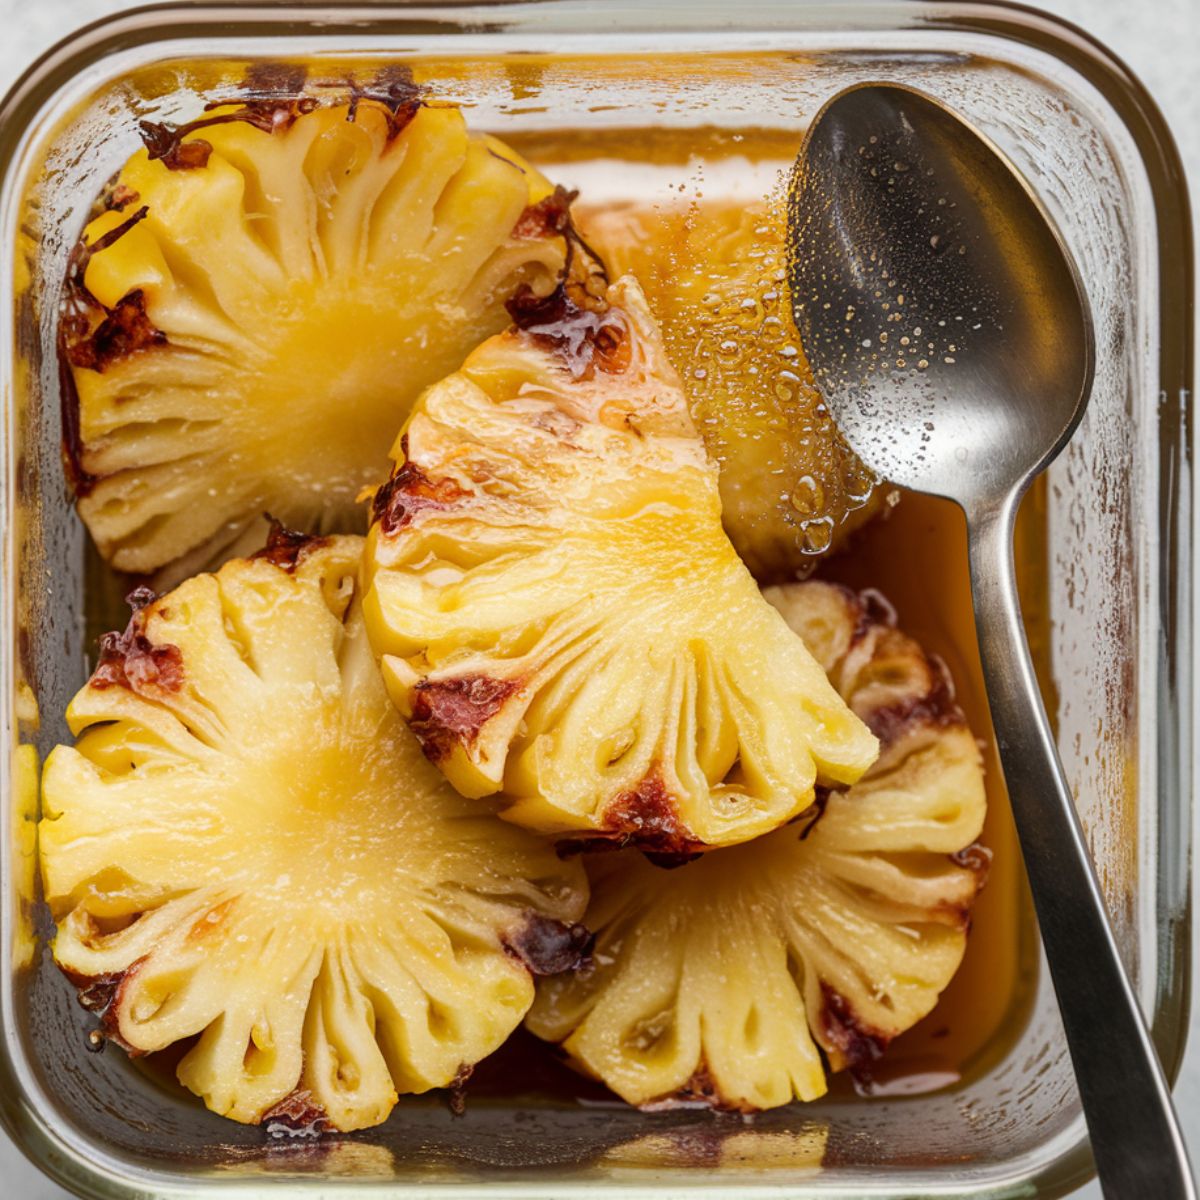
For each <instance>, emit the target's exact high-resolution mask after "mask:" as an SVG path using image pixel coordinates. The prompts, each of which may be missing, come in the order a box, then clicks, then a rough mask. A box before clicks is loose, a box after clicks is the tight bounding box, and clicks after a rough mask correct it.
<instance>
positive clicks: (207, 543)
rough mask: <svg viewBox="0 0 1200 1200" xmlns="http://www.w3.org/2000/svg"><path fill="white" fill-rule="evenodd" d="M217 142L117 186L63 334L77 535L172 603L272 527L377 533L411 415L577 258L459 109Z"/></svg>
mask: <svg viewBox="0 0 1200 1200" xmlns="http://www.w3.org/2000/svg"><path fill="white" fill-rule="evenodd" d="M205 120H206V121H209V122H217V123H211V124H204V125H203V126H202V127H201V128H198V129H194V130H192V131H191V132H189V133H187V134H186V136H182V137H181V138H180V139H179V140H178V143H177V144H176V145H174V146H173V148H172V149H171V150H170V151H165V150H164V148H163V146H161V145H156V143H155V140H154V139H153V138H151V139H150V141H149V145H148V146H147V148H146V149H143V150H141V151H139V152H138V153H137V154H135V155H134V156H133V157H132V158H131V159H130V160H129V161H128V162H127V163H126V164H125V166H124V168H123V169H122V170H121V172H120V174H119V176H118V177H117V181H116V183H115V184H114V185H113V186H112V188H111V189H110V191H109V192H108V195H107V199H106V203H107V210H106V211H104V212H101V213H100V215H98V216H97V217H96V218H95V219H94V220H93V221H92V222H91V223H90V224H89V225H88V227H87V229H86V231H85V233H84V238H83V243H82V245H81V247H80V249H79V250H78V251H77V253H76V260H75V261H76V270H75V272H74V275H73V277H72V281H69V282H71V283H72V286H70V287H69V288H68V304H67V308H66V311H65V313H64V318H63V342H64V353H65V354H66V357H67V360H68V362H69V364H70V366H71V373H72V378H73V382H74V393H75V394H74V396H73V397H68V406H69V407H70V406H72V405H73V406H74V407H73V411H70V412H69V413H68V422H67V424H68V434H69V442H70V444H69V447H68V449H69V450H70V451H71V452H72V456H73V459H74V471H73V475H74V479H75V485H76V490H77V494H78V504H79V513H80V515H81V516H82V518H83V520H84V521H85V522H86V524H87V526H88V528H89V530H90V531H91V533H92V536H93V537H94V538H95V540H96V544H97V546H98V547H99V549H100V552H101V554H102V555H103V556H104V557H105V558H106V559H107V560H109V561H110V562H112V564H113V565H114V566H116V567H118V568H120V569H121V570H125V571H133V572H142V573H150V572H154V571H157V570H159V569H161V568H163V567H164V566H166V565H168V564H175V565H174V567H173V568H172V570H171V573H170V574H169V576H168V578H170V579H178V578H181V577H183V576H184V575H186V574H187V573H188V570H189V569H194V568H196V567H202V566H208V565H211V564H212V563H213V562H215V561H217V560H219V559H220V558H222V557H224V556H227V555H229V554H231V553H235V552H244V551H248V550H249V549H252V548H253V547H255V546H257V545H261V544H262V541H263V538H264V536H265V524H264V522H263V516H262V514H263V513H264V511H267V512H270V513H272V514H273V515H274V516H275V517H277V518H279V519H280V520H282V521H283V522H284V523H285V524H287V525H289V526H293V527H295V528H299V529H304V530H307V531H309V532H327V531H330V530H343V531H350V532H362V531H363V526H364V524H365V518H364V515H363V510H362V508H361V506H359V505H358V504H357V497H358V493H359V491H360V490H361V489H362V487H363V486H364V485H366V484H368V483H372V482H374V481H375V480H377V479H378V477H379V475H380V472H381V471H382V470H383V469H384V467H385V466H386V462H387V458H386V450H387V447H388V445H389V444H390V441H391V438H392V436H393V435H394V433H395V430H396V427H397V426H398V425H399V424H400V423H401V422H402V421H403V420H404V419H405V417H406V416H407V414H408V410H409V407H410V406H411V404H412V401H413V400H414V399H415V397H416V396H417V395H418V394H419V393H420V392H421V391H422V390H423V389H424V388H425V387H427V386H428V385H429V384H431V383H433V382H434V381H435V380H437V379H440V378H441V377H442V376H444V375H446V374H447V373H448V372H450V371H453V370H455V369H456V368H457V367H458V366H459V365H460V363H461V362H462V360H463V358H464V357H465V356H466V354H467V353H468V351H470V350H471V349H472V347H474V346H475V345H476V344H477V343H478V342H479V341H480V340H482V339H483V338H485V337H487V336H488V335H490V334H492V333H495V332H496V331H498V330H499V329H502V328H503V327H504V326H505V325H506V324H507V319H508V318H507V315H506V313H505V310H504V303H505V300H506V299H507V298H508V297H509V296H510V295H511V294H512V292H513V291H514V290H515V289H516V288H517V287H518V286H528V287H532V288H533V289H534V290H535V291H538V292H545V291H549V290H550V289H551V288H552V286H553V284H554V281H555V279H556V277H557V275H558V273H559V271H560V269H561V268H562V265H563V262H564V256H565V243H564V240H563V238H562V236H560V232H559V231H558V230H557V229H556V228H555V227H554V222H552V221H546V220H540V221H539V220H536V219H532V218H533V217H537V216H539V215H545V213H544V211H543V210H545V209H546V206H547V205H548V204H550V203H551V201H552V200H553V199H554V194H553V193H552V192H551V188H550V185H549V184H548V183H547V182H546V181H545V180H544V179H543V178H542V177H541V176H540V175H539V174H538V173H537V172H536V171H535V170H533V168H531V167H530V166H529V165H528V164H526V163H524V162H523V161H522V160H521V159H520V158H519V157H518V156H516V155H515V154H514V153H513V152H511V151H510V150H508V149H507V148H506V147H504V146H503V145H501V144H500V143H499V142H497V141H496V140H495V139H493V138H489V137H483V136H477V135H471V134H469V133H468V131H467V129H466V125H465V123H464V121H463V118H462V115H461V113H459V112H458V111H457V110H456V109H453V108H449V107H433V106H429V105H425V104H423V103H418V102H416V101H414V102H413V104H412V105H411V106H410V108H409V109H408V110H407V111H406V112H405V114H404V119H403V120H401V119H400V118H399V117H398V115H397V113H396V112H394V111H392V110H391V109H389V108H387V107H386V106H385V105H383V104H381V103H378V102H375V101H371V100H365V99H364V100H359V101H358V102H357V103H355V104H354V105H353V107H351V106H348V105H344V104H343V105H332V106H330V107H317V106H316V104H315V101H310V102H299V103H298V102H292V103H291V105H290V107H286V106H285V107H280V108H279V109H278V110H277V111H276V112H274V114H273V115H272V118H271V120H269V121H266V120H264V119H263V117H262V110H261V108H260V107H256V106H255V104H254V103H253V102H250V103H249V104H248V105H247V106H246V107H245V108H244V109H239V108H238V107H237V106H231V107H229V108H217V109H214V110H212V112H211V114H210V116H209V117H207V118H205ZM155 128H160V127H155ZM197 148H199V149H198V153H195V154H191V153H188V152H189V151H193V150H197ZM539 206H541V207H539Z"/></svg>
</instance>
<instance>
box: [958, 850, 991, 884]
mask: <svg viewBox="0 0 1200 1200" xmlns="http://www.w3.org/2000/svg"><path fill="white" fill-rule="evenodd" d="M950 861H951V862H952V863H954V865H955V866H956V867H966V869H967V870H968V871H974V872H975V874H976V876H977V877H978V885H977V886H979V887H983V885H984V882H985V881H986V879H987V876H988V872H989V871H990V870H991V867H992V852H991V850H989V849H988V848H987V847H986V846H984V845H982V844H981V843H980V842H972V843H971V844H970V845H969V846H966V847H965V848H964V849H962V850H956V851H955V852H954V853H953V854H952V855H950Z"/></svg>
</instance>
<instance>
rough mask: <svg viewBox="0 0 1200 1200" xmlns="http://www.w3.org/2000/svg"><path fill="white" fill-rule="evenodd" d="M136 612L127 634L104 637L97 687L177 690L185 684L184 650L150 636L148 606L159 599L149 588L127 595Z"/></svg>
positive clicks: (93, 682)
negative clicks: (159, 642) (151, 639)
mask: <svg viewBox="0 0 1200 1200" xmlns="http://www.w3.org/2000/svg"><path fill="white" fill-rule="evenodd" d="M125 599H126V602H127V603H128V604H129V606H130V608H132V609H133V615H132V616H131V617H130V618H129V624H128V625H127V626H126V627H125V632H124V633H106V634H104V635H103V636H102V637H101V638H100V661H99V662H97V664H96V669H95V670H94V671H93V672H92V678H91V681H90V686H92V687H94V688H107V687H125V688H128V689H129V690H130V691H131V692H137V693H143V692H153V691H155V690H162V691H168V692H177V691H179V690H180V688H182V687H183V653H182V652H181V651H180V649H179V647H178V646H175V645H172V644H171V643H170V642H164V643H163V644H161V645H155V644H154V643H153V642H151V641H150V639H149V638H148V637H147V636H146V632H145V629H146V609H147V607H148V606H149V605H150V604H151V603H153V601H154V600H155V595H154V593H153V592H152V591H151V590H150V589H149V588H135V589H134V590H133V591H132V592H130V593H129V595H128V596H127V597H126V598H125Z"/></svg>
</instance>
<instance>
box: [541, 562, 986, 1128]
mask: <svg viewBox="0 0 1200 1200" xmlns="http://www.w3.org/2000/svg"><path fill="white" fill-rule="evenodd" d="M767 596H768V598H769V599H770V600H771V602H772V603H773V604H775V605H776V606H777V607H778V608H779V610H780V611H781V612H782V613H783V614H784V616H785V617H786V619H787V621H788V623H789V624H790V625H791V627H792V628H793V629H794V630H796V632H797V633H799V634H800V635H801V636H802V637H803V638H804V640H805V642H806V643H807V645H808V647H809V649H810V650H811V651H812V652H813V654H815V655H816V657H817V660H818V661H819V662H820V663H821V665H822V666H823V667H824V668H825V669H826V671H827V672H828V673H829V676H830V678H831V679H832V680H833V681H834V682H835V684H836V685H837V687H838V689H839V691H840V692H841V693H842V695H843V696H844V697H845V698H846V700H847V702H848V703H849V704H850V706H851V708H853V709H854V711H855V712H856V713H857V714H858V715H859V716H860V717H861V718H862V719H863V720H864V721H866V723H867V724H868V725H869V726H870V727H871V728H872V729H873V730H874V731H875V733H876V734H877V735H878V736H879V740H880V742H881V744H882V752H881V754H880V757H879V761H878V762H877V763H876V764H875V766H874V767H872V769H871V770H870V771H869V772H867V774H866V775H865V776H864V777H863V778H862V779H861V780H860V781H859V782H858V783H856V784H855V785H854V786H852V787H850V788H837V789H835V790H833V791H830V792H825V793H821V795H820V797H819V798H818V800H817V802H816V803H815V804H814V805H813V806H812V808H811V809H810V810H809V812H808V813H806V814H804V815H803V816H802V817H801V819H800V820H799V821H798V822H796V823H795V824H791V825H788V826H786V827H785V828H783V829H779V830H777V831H776V832H774V833H771V834H768V835H767V836H766V837H763V838H760V839H759V840H757V841H755V842H752V843H750V844H748V845H744V846H737V847H735V848H733V849H731V850H723V851H720V852H718V853H713V854H707V855H705V856H703V857H702V858H701V859H699V860H698V861H696V862H692V863H689V864H686V865H684V866H681V867H679V868H678V869H677V870H673V871H664V870H662V869H661V868H658V867H655V866H653V865H651V864H650V863H649V862H647V861H646V859H645V858H644V857H642V856H641V855H638V854H631V853H628V852H621V853H618V854H611V855H601V856H597V857H594V858H592V859H589V860H588V871H589V875H590V877H591V883H592V900H591V904H590V906H589V909H588V913H587V915H586V917H585V918H584V919H585V921H586V922H587V923H588V924H589V927H590V928H592V929H594V930H595V931H596V937H597V940H596V946H595V951H594V957H593V963H594V965H593V968H592V969H591V971H590V972H585V973H581V974H579V975H577V976H565V975H564V976H562V977H560V978H551V979H546V980H544V981H543V982H542V984H540V985H539V988H538V999H537V1001H536V1003H535V1004H534V1007H533V1009H532V1010H531V1012H530V1014H529V1017H528V1018H527V1024H528V1026H529V1028H531V1029H532V1030H533V1032H534V1033H536V1034H538V1035H539V1036H540V1037H543V1038H546V1039H548V1040H550V1041H553V1042H558V1043H561V1045H562V1046H563V1048H564V1049H565V1050H566V1051H567V1053H568V1054H569V1055H570V1056H571V1057H572V1058H573V1059H574V1060H575V1061H576V1063H577V1064H578V1065H580V1066H581V1067H582V1068H583V1069H584V1070H585V1071H587V1072H589V1073H591V1074H592V1075H594V1076H596V1077H597V1078H599V1079H601V1080H603V1081H604V1082H605V1083H606V1084H607V1085H608V1086H609V1087H611V1088H612V1089H613V1091H615V1092H616V1093H617V1094H618V1095H620V1096H621V1097H623V1098H624V1099H625V1100H627V1101H628V1102H629V1103H631V1104H639V1105H655V1104H666V1105H669V1104H672V1103H679V1102H682V1101H691V1102H695V1101H702V1102H706V1103H708V1104H711V1105H713V1106H714V1107H719V1108H730V1109H738V1110H742V1111H753V1110H756V1109H764V1108H772V1107H774V1106H776V1105H780V1104H786V1103H788V1102H789V1101H791V1100H792V1099H793V1098H798V1099H800V1100H812V1099H814V1098H815V1097H817V1096H820V1095H821V1094H822V1093H823V1092H824V1091H825V1090H826V1079H825V1067H824V1064H823V1063H822V1058H821V1054H822V1052H823V1053H824V1055H825V1058H826V1059H827V1061H828V1063H829V1066H830V1068H831V1069H833V1070H835V1071H836V1070H840V1069H842V1068H844V1067H850V1068H854V1069H857V1070H860V1071H866V1072H869V1070H870V1068H871V1064H872V1063H873V1062H874V1060H875V1059H876V1058H877V1057H878V1056H879V1054H880V1053H881V1052H882V1051H883V1050H884V1048H885V1047H886V1046H887V1044H888V1043H889V1042H890V1041H891V1040H892V1038H894V1037H895V1036H896V1035H897V1034H899V1033H902V1032H903V1031H904V1030H905V1029H907V1028H909V1027H910V1026H911V1025H913V1024H914V1023H915V1022H916V1021H918V1020H919V1019H920V1018H921V1017H923V1016H924V1015H925V1014H926V1013H928V1012H929V1011H930V1009H932V1008H933V1006H934V1004H935V1003H936V1001H937V998H938V994H939V993H940V992H941V991H942V989H943V988H944V987H945V986H946V984H947V983H949V981H950V979H951V977H952V976H953V974H954V972H955V970H956V969H957V967H958V964H959V962H960V960H961V959H962V955H963V950H964V948H965V944H966V935H967V928H968V925H969V920H970V912H971V906H972V904H973V902H974V899H975V895H976V892H977V891H978V889H979V887H980V886H981V885H982V883H983V879H984V876H985V873H986V866H987V862H988V854H987V852H986V851H985V850H984V849H983V848H982V847H979V846H976V845H973V843H974V841H975V839H976V838H977V837H978V836H979V834H980V831H981V829H982V826H983V817H984V810H985V798H984V787H983V771H982V766H981V760H980V756H979V750H978V748H977V746H976V744H975V740H974V738H973V737H972V736H971V731H970V730H969V729H968V728H967V726H966V723H965V721H964V719H963V717H962V714H961V712H960V711H959V710H958V708H957V707H955V705H954V702H953V697H952V695H951V692H950V686H949V682H948V680H947V678H946V676H945V674H944V669H943V668H941V667H940V665H939V664H935V663H934V662H933V661H931V660H930V659H929V658H928V657H926V655H925V654H923V653H922V651H921V649H920V648H919V647H918V646H917V645H916V643H914V642H913V641H912V640H911V639H909V638H908V637H906V636H904V635H903V634H902V633H900V632H898V631H897V630H896V629H895V628H894V626H893V624H892V620H891V619H890V616H889V615H888V614H887V612H886V610H884V609H882V608H881V607H880V605H879V604H878V602H877V601H876V600H875V599H874V598H873V597H872V596H871V595H870V594H868V595H867V596H866V597H864V598H859V597H856V596H855V595H854V594H853V593H850V592H848V591H845V590H843V589H841V588H839V587H835V586H831V585H829V584H824V583H816V582H811V583H799V584H791V585H789V586H787V587H785V588H780V589H771V590H770V591H768V593H767Z"/></svg>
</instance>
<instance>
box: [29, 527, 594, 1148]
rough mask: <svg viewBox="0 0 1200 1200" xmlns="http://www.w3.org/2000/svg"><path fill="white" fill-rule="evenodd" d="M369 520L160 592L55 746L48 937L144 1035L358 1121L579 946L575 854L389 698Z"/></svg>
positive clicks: (432, 1081)
mask: <svg viewBox="0 0 1200 1200" xmlns="http://www.w3.org/2000/svg"><path fill="white" fill-rule="evenodd" d="M361 550H362V539H361V538H357V537H338V538H329V539H323V538H321V539H308V540H306V539H304V538H303V537H302V536H300V535H291V536H289V535H287V534H283V533H276V534H275V535H273V537H272V540H271V543H270V545H269V546H268V549H267V551H265V552H264V553H263V555H262V556H260V557H256V558H254V559H235V560H233V561H231V562H229V563H227V564H226V565H225V566H224V567H223V568H222V569H221V570H220V571H219V572H218V573H217V574H215V575H199V576H196V577H194V578H193V579H190V580H188V582H186V583H184V584H182V585H181V586H179V587H178V588H176V589H175V590H174V591H173V592H170V593H168V594H167V595H166V596H163V597H162V598H161V599H158V600H154V599H152V597H151V594H150V593H148V592H143V593H141V594H140V595H139V593H134V596H133V597H131V599H133V600H134V601H139V600H140V601H146V600H149V603H145V604H144V607H141V608H140V609H138V610H137V611H136V612H135V614H134V616H133V619H132V621H131V622H130V626H129V628H128V629H127V630H126V632H125V633H124V634H121V635H117V634H110V635H108V636H107V637H106V638H105V639H104V642H103V650H102V654H101V659H100V663H99V665H98V666H97V668H96V671H95V673H94V674H93V676H92V678H91V680H90V682H89V683H88V684H87V686H85V687H84V688H83V690H82V691H80V692H79V694H78V695H77V696H76V697H75V699H74V700H73V701H72V703H71V706H70V708H69V710H68V713H67V717H68V721H69V723H70V727H71V729H72V731H73V732H74V733H75V734H76V735H77V738H78V740H77V741H76V743H75V745H74V746H73V747H71V746H59V747H58V748H57V749H56V750H55V751H54V752H53V753H52V754H51V755H50V758H49V759H48V761H47V763H46V767H45V774H44V782H43V811H44V813H45V817H44V819H43V821H42V823H41V829H40V837H41V856H42V874H43V880H44V884H45V894H46V899H47V901H48V902H49V904H50V906H51V909H52V911H53V913H54V916H55V918H56V920H57V922H58V933H57V937H56V940H55V943H54V955H55V958H56V959H57V961H58V963H59V965H60V966H61V967H62V969H63V970H64V971H65V972H67V974H68V975H69V976H70V977H71V979H72V980H73V981H74V982H75V983H76V984H77V986H78V987H79V988H80V999H81V1000H82V1001H83V1002H84V1003H85V1005H86V1006H88V1007H90V1008H92V1009H93V1010H95V1011H96V1012H98V1013H99V1014H100V1016H101V1020H102V1027H103V1030H104V1031H105V1033H106V1034H107V1035H108V1036H109V1037H110V1038H111V1039H112V1040H114V1041H116V1042H118V1043H119V1044H121V1045H123V1046H125V1047H126V1048H127V1049H128V1050H129V1051H130V1052H131V1053H133V1054H141V1053H146V1052H149V1051H155V1050H162V1049H164V1048H166V1047H168V1046H170V1045H172V1043H176V1042H179V1041H181V1040H182V1039H185V1038H193V1037H195V1038H196V1039H197V1040H196V1042H195V1045H194V1046H193V1047H192V1048H191V1049H189V1050H188V1052H187V1053H186V1055H185V1056H184V1057H183V1059H182V1061H181V1062H180V1064H179V1068H178V1074H179V1079H180V1080H181V1082H182V1083H183V1084H184V1085H185V1086H187V1087H188V1088H190V1089H191V1090H192V1091H193V1092H195V1093H196V1094H197V1095H199V1096H201V1097H203V1099H204V1102H205V1103H206V1104H207V1105H208V1106H209V1107H210V1108H211V1109H213V1110H214V1111H216V1112H218V1113H221V1114H223V1115H225V1116H228V1117H231V1118H233V1119H234V1120H236V1121H243V1122H259V1121H262V1122H268V1123H274V1122H281V1123H284V1124H288V1123H297V1124H301V1125H305V1126H312V1125H316V1126H317V1127H318V1128H320V1127H328V1128H333V1129H339V1130H351V1129H359V1128H363V1127H365V1126H369V1125H375V1124H378V1123H379V1122H380V1121H382V1120H384V1119H385V1118H386V1117H387V1115H388V1113H389V1112H390V1111H391V1108H392V1106H393V1105H394V1104H395V1102H396V1096H397V1093H400V1092H422V1091H425V1090H427V1089H429V1088H435V1087H443V1086H445V1085H447V1084H450V1083H452V1082H453V1081H454V1080H455V1079H456V1078H460V1077H461V1072H462V1071H463V1070H465V1069H468V1068H469V1067H470V1066H471V1064H473V1063H475V1062H476V1061H478V1060H479V1059H480V1058H482V1057H483V1056H484V1055H486V1054H489V1053H491V1052H492V1051H493V1050H495V1049H496V1047H497V1046H499V1045H500V1043H501V1042H502V1041H503V1040H504V1039H505V1038H506V1037H507V1036H508V1034H509V1033H510V1032H511V1030H512V1029H513V1028H514V1027H515V1026H516V1025H517V1024H518V1023H519V1022H520V1020H521V1017H522V1016H523V1015H524V1013H525V1011H526V1009H527V1008H528V1007H529V1004H530V1002H531V1001H532V999H533V983H532V980H531V978H530V974H531V971H551V970H563V969H567V968H569V967H570V966H571V965H572V964H573V962H574V961H575V960H576V959H578V957H579V954H580V952H581V949H582V944H583V942H584V941H585V940H586V935H585V934H584V932H583V930H582V927H580V926H578V925H576V924H574V922H575V920H576V918H578V917H579V915H580V913H581V910H582V907H583V903H584V896H585V890H584V887H585V885H584V879H583V874H582V871H581V870H580V868H579V866H578V864H577V863H574V864H572V863H564V862H561V861H560V860H559V858H558V857H557V856H556V854H555V853H554V851H553V849H551V848H550V847H549V846H547V845H546V844H545V843H543V842H541V841H540V840H538V839H536V838H535V837H533V836H532V835H530V834H528V833H526V832H525V831H523V830H520V829H516V828H514V827H513V826H512V825H509V824H506V823H505V822H503V821H500V820H498V819H497V818H496V817H495V815H494V814H492V813H491V812H489V811H488V809H487V808H486V807H481V806H480V805H479V804H478V803H477V802H471V801H467V800H463V799H462V798H461V797H460V796H458V795H457V794H456V793H455V792H453V791H452V790H451V789H450V788H449V787H448V786H447V785H446V783H445V781H444V780H443V779H442V777H441V776H440V775H439V774H438V772H437V771H436V770H434V768H433V767H431V766H430V765H429V763H428V762H427V761H426V760H425V758H424V756H423V755H422V754H421V750H420V747H419V746H418V745H417V742H416V739H415V738H413V736H412V735H411V734H410V733H409V731H408V730H407V729H406V728H405V726H404V723H403V722H402V721H401V720H400V718H399V716H398V714H397V713H396V710H395V707H394V706H393V705H392V703H391V701H390V700H389V699H388V696H387V693H386V691H385V689H384V685H383V681H382V679H381V678H380V676H379V672H378V668H377V667H376V664H375V660H374V657H373V656H372V654H371V651H370V647H369V645H368V642H367V638H366V634H365V631H364V629H363V622H362V615H361V606H360V603H359V600H358V598H357V595H356V587H355V573H356V571H357V569H358V566H359V561H360V555H361Z"/></svg>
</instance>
